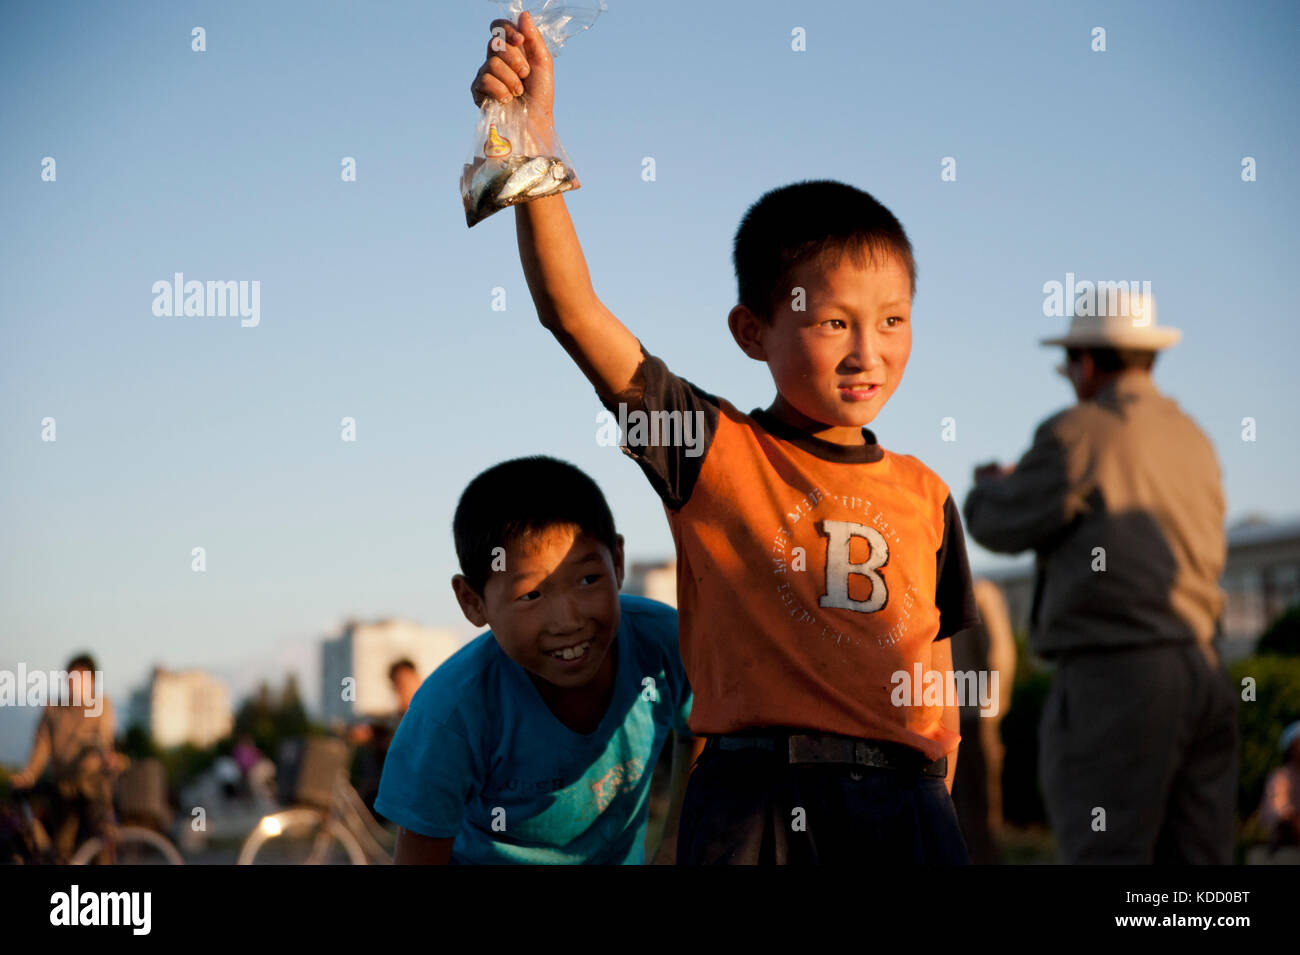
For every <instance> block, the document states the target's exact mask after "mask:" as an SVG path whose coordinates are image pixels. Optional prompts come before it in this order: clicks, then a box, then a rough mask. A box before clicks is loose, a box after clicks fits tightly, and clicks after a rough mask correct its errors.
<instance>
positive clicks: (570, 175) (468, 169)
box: [460, 0, 607, 226]
mask: <svg viewBox="0 0 1300 955" xmlns="http://www.w3.org/2000/svg"><path fill="white" fill-rule="evenodd" d="M493 2H495V3H496V4H497V6H499V7H501V10H502V13H503V15H504V16H505V17H506V18H508V19H509V20H511V22H514V23H518V22H519V14H520V13H522V12H523V11H524V0H493ZM597 2H598V4H599V5H598V6H580V5H575V4H563V3H557V2H555V0H546V2H545V3H543V4H542V6H541V7H540V8H539V9H538V10H537V11H536V12H535V13H531V15H532V20H533V23H534V24H536V26H537V28H538V30H539V31H541V34H542V37H543V39H544V40H545V41H546V48H547V50H548V51H549V52H550V53H551V55H552V56H554V55H556V54H557V53H558V52H559V51H560V48H561V47H562V46H563V45H564V41H565V40H567V39H568V38H569V37H571V36H573V35H574V34H576V33H580V32H582V31H583V30H586V29H589V28H590V27H591V25H592V23H593V22H595V19H596V17H598V16H599V15H600V14H601V13H603V12H604V11H605V10H606V9H607V8H606V6H605V3H604V0H597ZM530 12H531V11H530ZM579 185H580V183H579V182H578V176H577V173H575V172H574V171H573V166H571V165H570V164H569V157H568V154H567V153H565V151H564V147H563V146H562V145H561V144H560V140H559V137H558V136H556V135H555V127H554V126H553V125H552V124H551V122H550V120H549V119H547V118H546V117H545V116H543V115H540V114H530V113H529V111H528V97H527V94H524V95H522V96H516V97H514V98H513V99H511V100H510V101H509V102H508V103H499V102H497V101H496V100H493V99H485V100H484V101H483V104H482V106H481V107H480V108H479V119H478V125H477V126H476V127H475V130H474V142H473V145H472V146H471V147H470V154H469V158H468V159H467V160H466V162H465V167H464V169H463V171H462V172H461V177H460V197H461V201H462V203H463V204H464V206H465V224H466V225H468V226H473V225H474V224H475V223H477V222H481V221H482V220H483V219H486V218H487V217H488V216H490V215H492V213H494V212H498V211H500V210H501V209H504V208H506V207H507V206H513V205H517V204H518V203H521V202H531V201H532V200H533V199H540V198H542V197H543V196H553V195H557V194H558V193H561V192H567V191H568V190H570V189H577V188H578V187H579Z"/></svg>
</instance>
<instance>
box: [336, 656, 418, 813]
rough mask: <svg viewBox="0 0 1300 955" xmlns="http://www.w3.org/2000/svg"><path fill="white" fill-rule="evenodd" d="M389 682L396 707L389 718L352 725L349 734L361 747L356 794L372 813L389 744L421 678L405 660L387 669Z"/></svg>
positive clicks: (356, 771) (357, 767)
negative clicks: (395, 699)
mask: <svg viewBox="0 0 1300 955" xmlns="http://www.w3.org/2000/svg"><path fill="white" fill-rule="evenodd" d="M388 680H389V682H390V683H392V685H393V694H394V696H396V698H397V708H396V709H395V710H394V711H393V712H392V713H391V714H389V715H388V716H381V717H378V718H376V719H373V720H370V721H368V722H365V723H361V724H359V725H357V726H354V727H353V728H352V732H351V739H352V742H354V743H356V744H358V746H359V747H360V749H359V750H358V751H357V756H356V765H355V769H354V778H355V779H356V780H357V792H358V793H359V794H360V796H361V798H362V800H363V801H364V802H365V804H366V808H368V809H369V810H370V811H371V812H374V811H375V798H376V797H377V796H378V795H379V780H380V778H381V777H382V776H383V774H384V760H385V759H386V758H387V757H388V747H389V744H391V743H392V741H393V734H394V733H396V732H397V724H399V723H400V722H401V721H402V717H403V716H405V715H406V711H407V709H409V708H410V706H411V700H412V698H413V697H414V696H415V691H416V690H418V689H419V688H420V675H419V673H417V672H416V669H415V664H414V663H412V662H411V661H410V660H408V659H406V658H405V657H403V658H402V659H401V660H398V661H397V662H396V663H394V664H393V665H392V666H391V667H389V668H388Z"/></svg>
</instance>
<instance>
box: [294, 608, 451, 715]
mask: <svg viewBox="0 0 1300 955" xmlns="http://www.w3.org/2000/svg"><path fill="white" fill-rule="evenodd" d="M461 646H463V641H461V640H460V639H459V638H458V637H457V636H456V635H455V634H453V633H451V632H450V631H447V630H436V629H434V628H432V627H425V626H422V625H420V624H418V623H413V622H411V621H408V620H380V621H377V622H374V623H361V622H358V621H355V620H350V621H348V622H347V623H346V624H345V625H344V627H343V632H342V633H341V634H340V635H339V636H337V637H331V638H329V639H326V640H324V641H323V642H322V643H321V655H320V662H321V712H322V715H323V716H324V718H325V722H326V723H327V724H336V723H344V724H350V723H352V722H354V721H356V720H358V719H361V718H362V717H367V716H387V715H389V714H391V713H393V712H394V711H396V709H397V697H396V695H395V694H394V693H393V685H392V682H391V681H390V680H389V679H388V671H389V668H390V667H392V665H393V664H394V663H396V662H397V661H398V660H402V659H407V660H410V661H411V662H412V663H414V664H415V670H416V672H417V673H418V674H419V675H420V679H422V680H423V679H424V678H425V677H427V676H428V675H429V674H430V673H432V672H433V671H434V670H435V669H437V667H438V666H440V665H441V664H442V662H443V661H444V660H446V659H447V658H448V657H449V656H451V655H452V654H453V653H455V652H456V651H457V650H459V649H460V648H461Z"/></svg>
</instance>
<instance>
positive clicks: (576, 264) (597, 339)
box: [515, 195, 641, 399]
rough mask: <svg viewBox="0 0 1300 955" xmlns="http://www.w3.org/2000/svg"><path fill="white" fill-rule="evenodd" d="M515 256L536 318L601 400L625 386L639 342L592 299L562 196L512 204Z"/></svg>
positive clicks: (638, 352)
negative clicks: (516, 255) (585, 377)
mask: <svg viewBox="0 0 1300 955" xmlns="http://www.w3.org/2000/svg"><path fill="white" fill-rule="evenodd" d="M515 224H516V232H517V234H518V238H519V260H520V262H521V263H522V264H523V267H524V276H525V277H526V278H527V280H528V291H529V292H530V293H531V294H532V296H533V304H534V305H535V306H536V307H537V317H538V318H539V319H541V322H542V325H544V326H545V327H546V328H547V329H549V330H550V332H551V334H552V335H554V336H555V340H556V341H558V342H559V343H560V345H561V346H563V348H564V350H565V351H566V352H568V353H569V357H570V358H572V359H573V360H574V362H575V363H577V365H578V367H579V368H580V369H581V370H582V373H583V374H584V375H586V376H587V380H588V381H590V382H591V384H592V386H593V387H594V388H595V389H596V392H597V394H599V395H600V396H601V397H602V398H605V399H612V398H615V397H617V396H618V395H620V394H622V393H623V392H624V391H626V390H627V387H628V385H629V384H630V383H631V381H632V376H633V375H634V374H635V373H636V369H637V366H638V365H639V364H641V345H640V343H639V342H638V341H637V339H636V336H635V335H633V334H632V333H631V332H630V331H628V330H627V327H626V326H625V325H624V324H623V323H622V322H620V321H619V320H618V319H617V318H616V317H615V316H614V314H613V313H612V312H611V311H610V310H609V309H607V308H606V307H605V305H604V303H602V302H601V300H600V299H599V298H597V297H596V292H595V290H594V289H593V288H592V286H591V276H590V275H589V274H588V272H587V261H586V259H585V258H584V257H583V254H582V246H580V245H579V244H578V236H577V233H576V232H574V229H573V222H572V220H570V218H569V210H568V209H567V208H565V205H564V196H562V195H560V196H550V197H548V198H546V199H537V200H535V201H533V202H527V203H524V204H523V205H519V206H515Z"/></svg>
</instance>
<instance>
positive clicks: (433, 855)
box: [393, 828, 456, 865]
mask: <svg viewBox="0 0 1300 955" xmlns="http://www.w3.org/2000/svg"><path fill="white" fill-rule="evenodd" d="M455 841H456V840H455V839H431V838H429V837H428V836H422V835H420V834H419V833H418V832H412V831H411V830H410V829H403V828H399V829H398V830H397V850H396V851H395V852H394V854H393V864H394V865H450V864H451V844H452V843H453V842H455Z"/></svg>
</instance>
